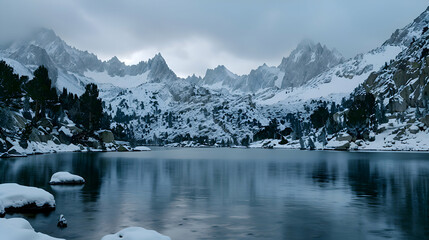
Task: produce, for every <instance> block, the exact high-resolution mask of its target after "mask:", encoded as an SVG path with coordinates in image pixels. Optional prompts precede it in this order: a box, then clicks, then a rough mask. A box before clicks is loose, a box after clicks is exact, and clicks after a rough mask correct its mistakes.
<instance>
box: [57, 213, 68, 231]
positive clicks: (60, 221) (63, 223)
mask: <svg viewBox="0 0 429 240" xmlns="http://www.w3.org/2000/svg"><path fill="white" fill-rule="evenodd" d="M57 226H58V227H60V228H65V227H67V220H66V218H65V217H64V215H62V214H61V215H60V217H59V218H58V223H57Z"/></svg>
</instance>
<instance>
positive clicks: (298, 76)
mask: <svg viewBox="0 0 429 240" xmlns="http://www.w3.org/2000/svg"><path fill="white" fill-rule="evenodd" d="M343 61H344V59H343V57H342V55H341V54H340V53H339V52H338V51H337V50H335V49H333V50H330V49H328V48H327V47H326V46H322V45H321V44H320V43H318V44H314V43H313V42H312V41H310V40H305V41H302V42H301V43H300V44H299V45H298V47H297V48H296V49H295V50H294V51H293V52H292V53H291V54H290V56H289V57H287V58H283V60H282V62H281V64H280V65H279V67H278V68H279V69H280V70H281V71H282V72H284V73H285V75H284V77H283V79H282V82H281V87H282V88H292V87H300V86H302V85H304V84H306V83H307V82H308V81H309V80H310V79H312V78H314V77H316V76H317V75H319V74H320V73H322V72H324V71H326V70H328V69H330V68H332V67H334V66H336V65H338V64H339V63H341V62H343Z"/></svg>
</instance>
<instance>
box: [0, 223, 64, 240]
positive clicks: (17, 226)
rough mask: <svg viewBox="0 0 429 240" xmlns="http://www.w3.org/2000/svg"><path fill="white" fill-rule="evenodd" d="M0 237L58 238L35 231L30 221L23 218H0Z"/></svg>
mask: <svg viewBox="0 0 429 240" xmlns="http://www.w3.org/2000/svg"><path fill="white" fill-rule="evenodd" d="M0 238H1V239H4V240H60V238H54V237H51V236H48V235H46V234H43V233H39V232H35V231H34V229H33V227H32V226H31V225H30V223H29V222H28V221H27V220H25V219H23V218H10V219H6V218H0Z"/></svg>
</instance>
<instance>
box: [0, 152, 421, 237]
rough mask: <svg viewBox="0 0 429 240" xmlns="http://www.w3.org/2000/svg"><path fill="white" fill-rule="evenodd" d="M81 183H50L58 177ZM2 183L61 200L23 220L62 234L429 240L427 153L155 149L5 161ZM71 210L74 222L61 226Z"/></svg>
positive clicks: (0, 168) (0, 165) (70, 218)
mask: <svg viewBox="0 0 429 240" xmlns="http://www.w3.org/2000/svg"><path fill="white" fill-rule="evenodd" d="M63 170H65V171H70V172H73V173H75V174H79V175H81V176H83V177H84V178H85V179H86V180H87V183H86V184H85V185H84V186H83V187H62V188H61V187H57V188H55V187H51V186H49V185H48V184H47V183H48V182H49V179H50V176H51V175H52V174H53V173H54V172H56V171H63ZM0 182H1V183H5V182H17V183H19V184H23V185H29V186H36V187H41V188H44V189H45V190H47V191H49V192H51V193H53V194H54V196H55V199H56V203H57V209H56V210H55V211H54V212H52V213H50V214H32V215H21V214H15V215H6V217H8V218H9V217H12V216H13V217H21V216H24V217H25V218H26V219H28V220H29V221H30V223H31V224H32V225H33V227H34V228H35V229H36V230H37V231H41V232H44V233H47V234H50V235H52V236H55V237H62V238H66V239H68V240H72V239H82V240H89V239H100V238H101V237H102V236H104V235H106V234H108V233H113V232H116V231H118V230H120V229H122V228H125V227H128V226H141V227H145V228H148V229H154V230H157V231H158V232H161V233H163V234H166V235H168V236H170V237H172V239H175V240H182V239H183V240H184V239H429V154H425V153H347V152H307V151H288V150H262V149H255V150H252V149H156V150H154V151H152V152H141V153H66V154H52V155H39V156H31V157H28V158H20V159H7V160H0ZM59 214H64V215H65V217H66V218H67V220H68V222H69V227H68V228H66V229H63V230H61V229H58V228H57V227H56V220H57V218H58V215H59Z"/></svg>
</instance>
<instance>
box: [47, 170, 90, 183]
mask: <svg viewBox="0 0 429 240" xmlns="http://www.w3.org/2000/svg"><path fill="white" fill-rule="evenodd" d="M84 183H85V179H83V177H81V176H78V175H74V174H71V173H69V172H57V173H54V175H52V177H51V181H49V184H52V185H57V184H84Z"/></svg>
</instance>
